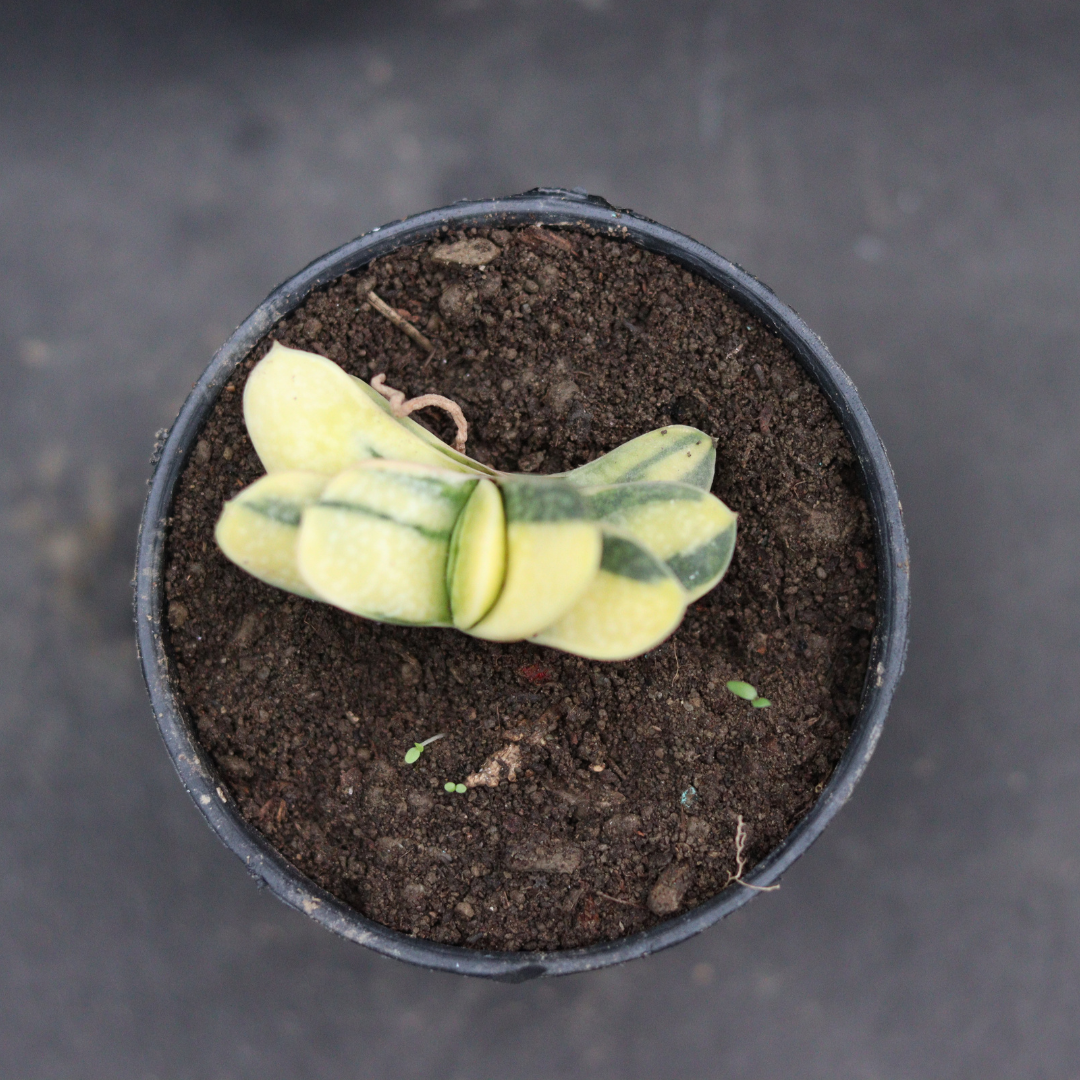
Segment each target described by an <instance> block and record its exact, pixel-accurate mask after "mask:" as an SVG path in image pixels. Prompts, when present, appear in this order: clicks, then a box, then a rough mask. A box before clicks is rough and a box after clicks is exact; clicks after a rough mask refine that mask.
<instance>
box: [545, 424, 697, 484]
mask: <svg viewBox="0 0 1080 1080" xmlns="http://www.w3.org/2000/svg"><path fill="white" fill-rule="evenodd" d="M715 469H716V443H715V442H714V441H713V439H712V438H711V437H710V436H708V435H706V434H705V432H704V431H698V429H697V428H692V427H685V426H683V425H681V424H672V425H671V426H670V427H666V428H658V429H657V430H656V431H650V432H647V433H646V434H645V435H639V436H638V437H637V438H636V439H631V440H630V441H629V442H625V443H623V444H622V446H619V447H616V448H615V449H614V450H612V451H610V452H609V453H607V454H604V455H603V457H598V458H597V459H596V460H595V461H590V462H588V463H587V464H585V465H581V466H579V467H578V468H576V469H574V470H572V471H571V472H568V473H564V474H563V475H564V476H565V478H566V479H567V480H569V481H570V483H572V484H576V485H577V486H579V487H586V486H587V487H594V486H597V485H601V484H626V483H629V482H630V481H634V480H672V481H678V482H680V483H683V484H692V485H693V486H694V487H697V488H701V490H702V491H708V490H709V488H710V487H712V481H713V472H714V471H715Z"/></svg>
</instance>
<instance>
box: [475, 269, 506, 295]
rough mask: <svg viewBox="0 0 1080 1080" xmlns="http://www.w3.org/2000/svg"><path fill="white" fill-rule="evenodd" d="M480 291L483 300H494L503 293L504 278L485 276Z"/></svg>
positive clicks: (496, 275)
mask: <svg viewBox="0 0 1080 1080" xmlns="http://www.w3.org/2000/svg"><path fill="white" fill-rule="evenodd" d="M479 291H480V299H481V300H494V299H495V297H496V296H498V295H499V293H500V292H501V291H502V278H501V277H500V276H499V275H498V274H485V275H484V280H483V281H481V282H480V290H479Z"/></svg>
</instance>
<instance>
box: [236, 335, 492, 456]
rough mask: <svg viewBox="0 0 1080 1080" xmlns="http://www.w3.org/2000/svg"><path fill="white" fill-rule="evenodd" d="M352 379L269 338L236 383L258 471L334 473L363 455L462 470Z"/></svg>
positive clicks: (329, 363)
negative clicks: (262, 353)
mask: <svg viewBox="0 0 1080 1080" xmlns="http://www.w3.org/2000/svg"><path fill="white" fill-rule="evenodd" d="M360 385H361V384H360V383H359V380H357V379H354V378H353V377H352V376H351V375H348V374H346V372H345V371H344V370H342V369H341V368H340V367H338V365H337V364H335V363H334V362H333V361H332V360H327V359H326V358H325V357H323V356H316V355H315V354H314V353H309V352H303V351H302V350H300V349H288V348H286V347H285V346H284V345H281V344H279V343H278V342H274V344H273V346H272V348H271V349H270V351H269V352H268V353H267V354H266V356H264V357H263V359H262V360H260V361H259V362H258V363H257V364H256V365H255V367H254V368H253V369H252V371H251V374H250V375H249V376H248V379H247V384H246V385H245V387H244V422H245V423H246V424H247V429H248V434H249V435H250V436H251V441H252V443H253V444H254V446H255V452H256V453H257V454H258V455H259V458H260V460H261V461H262V463H263V465H264V466H265V467H266V471H267V472H278V471H280V470H282V469H307V470H310V471H312V472H320V473H323V474H325V475H327V476H334V475H336V474H337V473H339V472H341V470H342V469H344V468H347V467H348V466H349V465H353V464H355V463H356V462H358V461H364V460H367V459H369V458H386V459H390V460H395V461H411V462H416V463H417V464H421V465H430V466H432V467H434V468H442V469H450V470H452V471H455V472H463V471H466V470H467V467H466V466H464V465H462V464H461V463H460V462H458V461H456V460H455V459H454V458H453V457H448V456H447V455H446V454H443V453H441V452H440V451H439V450H438V449H436V448H435V447H433V446H431V445H429V444H428V443H427V442H426V441H425V440H424V439H422V438H420V437H419V436H418V435H416V434H415V433H414V432H412V431H410V430H409V429H407V428H406V427H404V426H402V424H401V423H400V422H399V421H398V420H396V419H395V418H394V417H393V416H391V415H390V413H389V412H388V411H386V410H384V409H383V408H381V407H380V406H379V405H378V404H377V403H376V402H374V401H373V400H372V398H371V396H370V394H369V393H366V392H365V391H364V390H361V389H360ZM367 390H368V391H370V393H371V394H374V393H375V391H373V390H371V388H370V387H367ZM375 396H376V397H377V396H378V395H377V394H376V395H375ZM468 471H471V469H469V470H468Z"/></svg>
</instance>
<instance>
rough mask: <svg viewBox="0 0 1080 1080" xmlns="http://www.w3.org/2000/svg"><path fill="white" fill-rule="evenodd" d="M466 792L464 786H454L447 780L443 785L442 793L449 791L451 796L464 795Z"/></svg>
mask: <svg viewBox="0 0 1080 1080" xmlns="http://www.w3.org/2000/svg"><path fill="white" fill-rule="evenodd" d="M468 790H469V789H468V788H467V787H466V786H465V785H464V784H455V783H454V781H453V780H447V781H446V783H445V784H443V791H449V792H450V793H451V794H456V795H464V794H465V792H466V791H468Z"/></svg>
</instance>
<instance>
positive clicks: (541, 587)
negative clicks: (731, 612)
mask: <svg viewBox="0 0 1080 1080" xmlns="http://www.w3.org/2000/svg"><path fill="white" fill-rule="evenodd" d="M499 488H500V491H501V493H502V497H503V506H504V510H505V513H506V578H505V580H504V582H503V587H502V591H501V592H500V593H499V597H498V599H497V600H496V601H495V604H494V606H493V607H492V609H491V610H490V611H489V612H488V614H487V615H486V616H485V617H484V618H483V619H481V621H480V622H479V623H477V624H476V625H475V626H473V627H472V628H471V629H470V630H469V633H470V634H472V635H473V636H475V637H479V638H484V639H486V640H488V641H519V640H521V639H523V638H527V637H531V636H532V635H533V634H536V633H538V632H539V631H540V630H543V629H544V628H545V627H547V626H550V625H551V624H552V623H553V622H555V621H557V620H558V619H559V618H560V617H561V616H562V615H563V614H565V613H566V612H567V611H569V610H570V608H572V607H573V606H574V604H575V603H577V601H578V599H579V598H580V596H581V595H582V593H584V591H585V590H586V589H587V588H588V586H589V582H590V581H591V580H592V579H593V577H595V575H596V571H597V569H598V568H599V565H600V551H601V546H602V545H601V536H600V527H599V526H598V525H597V524H596V522H595V521H592V520H591V518H590V515H589V511H588V508H587V507H586V506H585V503H584V500H583V499H582V498H581V495H580V493H579V492H578V491H577V490H576V489H575V488H574V487H573V486H572V485H571V484H567V483H565V482H564V481H562V480H557V479H553V478H551V477H516V476H515V477H504V478H503V479H502V480H501V481H500V483H499Z"/></svg>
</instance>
